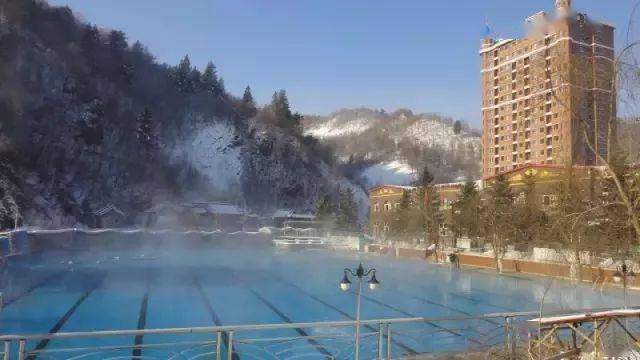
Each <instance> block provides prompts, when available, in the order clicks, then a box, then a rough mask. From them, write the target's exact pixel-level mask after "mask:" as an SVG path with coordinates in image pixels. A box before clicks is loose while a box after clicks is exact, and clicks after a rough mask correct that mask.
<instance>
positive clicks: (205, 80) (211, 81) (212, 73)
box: [201, 61, 222, 96]
mask: <svg viewBox="0 0 640 360" xmlns="http://www.w3.org/2000/svg"><path fill="white" fill-rule="evenodd" d="M201 90H202V91H205V92H207V93H208V94H209V95H212V96H218V95H220V94H221V93H222V87H221V86H220V80H219V79H218V74H217V73H216V66H215V65H214V64H213V63H212V62H211V61H209V63H208V64H207V67H206V68H205V69H204V72H203V73H202V78H201Z"/></svg>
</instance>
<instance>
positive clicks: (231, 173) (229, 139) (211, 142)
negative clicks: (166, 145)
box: [174, 123, 242, 190]
mask: <svg viewBox="0 0 640 360" xmlns="http://www.w3.org/2000/svg"><path fill="white" fill-rule="evenodd" d="M235 136H236V134H235V131H234V129H233V128H232V127H231V126H230V125H227V124H224V123H213V124H210V125H206V126H202V127H200V128H198V129H196V130H195V131H194V132H193V135H192V136H191V137H190V138H188V139H186V140H185V141H184V142H183V143H182V145H181V146H179V147H178V148H177V149H176V150H175V151H174V157H176V158H179V159H184V160H186V161H189V162H190V163H191V165H193V166H194V167H195V168H196V169H198V170H199V171H200V172H201V173H202V174H203V175H204V176H206V177H207V178H208V179H209V181H210V184H211V185H212V186H213V187H214V188H216V189H218V190H224V189H231V188H233V187H236V186H237V185H238V184H239V183H240V176H241V174H242V162H241V160H240V159H241V158H240V147H239V146H235V147H234V146H232V145H231V144H232V143H233V141H234V138H235Z"/></svg>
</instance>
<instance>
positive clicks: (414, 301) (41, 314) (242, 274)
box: [0, 244, 638, 358]
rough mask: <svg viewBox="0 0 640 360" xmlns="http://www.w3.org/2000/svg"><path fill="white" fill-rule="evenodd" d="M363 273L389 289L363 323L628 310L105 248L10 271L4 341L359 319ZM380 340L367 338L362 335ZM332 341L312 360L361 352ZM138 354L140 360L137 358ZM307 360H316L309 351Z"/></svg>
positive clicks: (338, 263)
mask: <svg viewBox="0 0 640 360" xmlns="http://www.w3.org/2000/svg"><path fill="white" fill-rule="evenodd" d="M359 262H362V263H363V264H364V265H365V267H375V268H376V269H377V277H378V279H379V280H380V282H381V286H380V288H379V289H378V290H376V291H370V290H369V289H365V290H364V293H363V302H362V318H363V319H380V318H401V317H460V316H467V315H479V314H485V313H498V312H513V311H527V310H538V309H539V307H540V303H541V299H542V298H543V297H544V299H545V300H544V309H545V311H550V310H562V309H564V310H570V309H580V308H591V307H605V306H621V305H622V301H623V300H622V299H623V297H622V291H621V290H619V289H605V291H604V292H601V291H600V290H594V289H592V287H591V286H590V285H587V284H576V283H572V282H567V281H560V280H555V281H553V280H550V279H543V278H523V277H514V276H496V275H495V274H493V273H491V272H487V271H478V270H466V269H462V270H452V269H451V268H449V267H448V266H442V265H433V264H429V263H426V262H425V261H423V260H418V259H416V260H409V259H397V258H392V257H386V256H375V255H370V254H362V253H349V252H336V251H329V250H306V251H293V252H292V251H282V250H277V249H274V248H271V247H265V246H261V247H248V246H242V247H238V246H211V244H205V245H202V246H195V247H194V246H192V247H189V248H183V247H178V246H175V247H169V248H167V247H164V246H163V247H161V248H157V247H154V246H146V247H144V248H133V249H131V248H130V249H126V248H125V249H123V250H105V249H99V248H98V249H96V248H93V249H91V250H82V251H59V252H47V253H41V254H39V255H37V256H35V255H34V256H29V257H24V258H22V259H20V260H17V261H14V262H12V263H10V264H9V266H8V267H7V268H5V270H4V273H3V274H2V286H3V289H2V291H3V293H4V300H5V307H4V309H3V310H2V311H1V312H0V333H2V334H29V333H46V332H71V331H93V330H108V329H137V328H146V329H151V328H163V327H195V326H213V325H234V324H269V323H286V322H294V323H298V322H313V321H332V320H336V321H340V320H352V319H354V318H355V295H354V293H353V292H342V291H340V289H339V287H338V284H339V282H340V280H341V277H342V270H343V268H344V267H352V268H353V267H356V266H357V265H358V263H359ZM629 298H630V303H631V304H632V305H633V304H635V303H636V302H637V300H638V298H637V297H636V296H635V295H634V294H631V295H630V297H629ZM495 325H496V324H495V323H493V322H491V321H476V323H475V324H473V325H469V324H466V323H465V324H461V323H446V322H443V323H439V324H421V325H419V326H416V325H411V326H407V327H406V328H405V329H397V330H398V331H399V333H398V336H397V337H396V338H395V339H396V340H394V343H393V346H394V349H395V350H394V351H395V352H398V353H407V352H408V353H411V352H413V351H415V352H423V351H441V350H456V349H462V348H464V347H466V346H470V345H473V343H474V340H473V338H474V336H476V337H477V336H482V335H483V332H489V331H493V330H492V329H494V328H495V327H496V326H495ZM372 330H373V329H371V328H366V327H365V328H363V330H362V331H363V333H367V332H371V331H372ZM323 331H328V330H323V329H285V330H277V331H270V332H269V333H268V336H270V337H290V336H299V335H301V334H322V333H323ZM340 331H343V332H346V333H352V331H353V330H352V329H342V330H340ZM402 331H405V333H404V335H403V334H402ZM430 331H431V332H430ZM434 331H435V332H434ZM436 333H437V335H429V336H426V335H425V334H436ZM420 334H422V335H420ZM236 336H237V339H240V340H241V339H243V338H246V339H248V338H253V337H258V336H264V334H263V333H259V332H257V331H248V332H242V333H238V334H237V335H236ZM403 336H404V337H403ZM210 337H211V336H210V335H209V334H193V335H191V336H190V337H189V340H193V341H198V340H215V339H211V338H210ZM365 337H366V335H365ZM470 339H471V340H470ZM171 340H173V339H172V338H171V336H168V335H147V336H145V337H144V338H143V339H140V338H138V339H134V338H131V339H128V338H127V339H123V338H118V337H113V338H106V339H73V340H66V341H62V340H51V341H49V342H33V343H29V344H28V348H29V349H34V348H39V349H56V348H59V347H62V346H64V347H68V346H88V345H100V346H106V345H119V344H123V343H125V344H133V343H134V342H138V343H145V344H147V343H149V344H151V343H158V342H163V341H171ZM181 340H184V339H181ZM375 340H376V339H375V336H369V337H368V340H367V339H365V340H363V352H365V353H367V352H368V353H372V352H373V351H375ZM323 341H325V340H322V339H320V340H318V341H317V344H315V345H318V344H319V345H322V346H324V345H326V346H325V347H322V346H312V348H313V350H312V352H313V351H315V352H316V353H317V354H318V356H319V357H323V354H321V353H323V352H324V351H325V349H326V351H327V352H329V353H331V356H336V357H341V356H342V357H348V355H349V354H348V353H346V355H345V353H344V351H347V352H349V351H350V348H349V346H348V345H345V346H343V348H340V347H339V346H336V345H335V344H328V343H326V344H324V343H323ZM323 344H324V345H323ZM296 346H300V345H296ZM296 346H294V345H292V344H287V343H280V344H278V345H273V346H272V347H271V348H268V349H265V348H266V346H263V345H260V346H256V345H249V344H245V345H242V344H239V345H238V346H237V351H238V354H237V357H238V358H271V355H272V354H277V355H278V356H277V357H276V358H287V357H293V356H294V354H295V353H296V351H298V350H296ZM303 347H304V346H301V348H303ZM320 348H322V350H318V349H320ZM344 349H348V350H344ZM128 351H129V354H130V353H131V350H128ZM145 351H146V352H145V353H144V354H143V355H148V356H152V355H154V356H157V357H158V358H163V357H164V355H158V354H160V352H161V350H145ZM304 351H305V352H307V353H308V352H309V349H305V350H304ZM260 352H265V354H266V353H269V354H270V355H269V356H267V355H264V354H263V355H260ZM338 352H343V353H341V354H337V353H338ZM256 354H257V355H256ZM139 355H140V354H139ZM324 355H326V354H324ZM340 355H341V356H340ZM54 358H55V357H54ZM178 358H188V357H187V356H185V357H178Z"/></svg>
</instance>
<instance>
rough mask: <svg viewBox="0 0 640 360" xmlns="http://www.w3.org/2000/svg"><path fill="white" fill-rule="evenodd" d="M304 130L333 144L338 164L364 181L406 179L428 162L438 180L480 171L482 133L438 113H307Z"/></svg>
mask: <svg viewBox="0 0 640 360" xmlns="http://www.w3.org/2000/svg"><path fill="white" fill-rule="evenodd" d="M303 124H304V131H305V134H307V135H312V136H314V137H316V138H318V139H319V140H320V141H321V142H322V143H323V144H326V145H327V146H329V147H331V148H332V149H334V151H335V152H336V155H337V159H338V162H339V165H340V166H341V168H342V169H343V170H344V172H345V173H346V174H348V176H349V177H350V178H353V179H355V180H357V181H358V182H359V183H360V184H363V186H366V187H370V186H373V185H378V184H381V183H387V184H397V185H406V184H410V183H412V182H413V181H415V178H416V174H418V173H419V172H420V171H422V169H423V168H424V167H425V166H427V167H428V168H429V169H430V171H431V173H432V174H433V175H434V178H435V181H436V182H453V181H463V180H465V179H467V178H473V179H476V178H478V177H479V163H480V134H479V132H478V131H477V130H473V129H471V128H470V127H469V126H468V125H467V124H466V123H462V122H459V121H455V120H454V119H451V118H447V117H444V116H441V115H438V114H414V113H413V112H411V111H410V110H406V109H401V110H397V111H394V112H391V113H387V112H385V111H383V110H374V109H368V108H359V109H343V110H340V111H337V112H334V113H333V114H330V115H328V116H305V117H304V120H303Z"/></svg>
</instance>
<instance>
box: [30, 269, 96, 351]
mask: <svg viewBox="0 0 640 360" xmlns="http://www.w3.org/2000/svg"><path fill="white" fill-rule="evenodd" d="M101 282H102V280H100V281H98V282H96V283H95V284H93V286H92V287H91V288H89V289H88V290H86V291H85V292H84V293H82V295H80V297H79V298H78V300H76V302H75V303H74V304H73V305H72V306H71V307H70V308H69V310H67V312H66V313H65V314H64V315H63V316H62V317H61V318H60V320H58V322H56V323H55V325H53V327H52V328H51V330H49V333H51V334H54V333H57V332H58V331H60V329H62V327H63V326H64V324H65V323H66V322H67V321H68V320H69V318H71V316H72V315H73V313H75V312H76V310H77V309H78V307H80V305H82V303H83V302H84V301H85V300H86V299H87V298H88V297H89V295H91V293H92V292H93V291H94V290H95V289H97V288H98V286H99V284H100V283H101ZM50 340H51V339H43V340H40V342H39V343H38V345H36V347H35V348H34V349H33V351H37V350H43V349H44V348H46V347H47V345H49V341H50ZM36 356H37V355H35V354H32V355H29V356H28V357H27V360H34V359H35V358H36Z"/></svg>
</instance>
